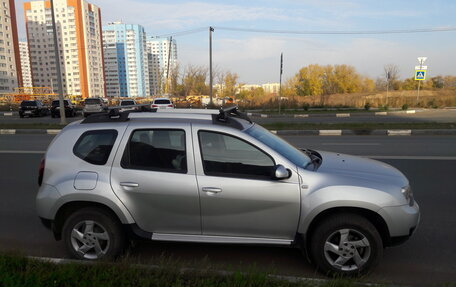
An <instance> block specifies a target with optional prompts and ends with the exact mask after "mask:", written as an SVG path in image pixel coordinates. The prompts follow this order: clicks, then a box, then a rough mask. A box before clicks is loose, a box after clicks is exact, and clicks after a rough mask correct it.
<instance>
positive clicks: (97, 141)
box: [73, 130, 117, 165]
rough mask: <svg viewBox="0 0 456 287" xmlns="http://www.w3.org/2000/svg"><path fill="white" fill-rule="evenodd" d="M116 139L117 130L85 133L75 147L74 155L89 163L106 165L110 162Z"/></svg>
mask: <svg viewBox="0 0 456 287" xmlns="http://www.w3.org/2000/svg"><path fill="white" fill-rule="evenodd" d="M116 138H117V131H116V130H95V131H88V132H85V133H83V134H82V135H81V136H80V137H79V139H78V141H77V142H76V144H75V145H74V148H73V153H74V154H75V155H76V156H77V157H79V158H80V159H82V160H84V161H86V162H88V163H91V164H96V165H104V164H106V162H107V161H108V158H109V155H110V154H111V150H112V147H113V145H114V142H115V141H116Z"/></svg>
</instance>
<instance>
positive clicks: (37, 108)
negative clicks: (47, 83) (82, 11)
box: [19, 101, 49, 118]
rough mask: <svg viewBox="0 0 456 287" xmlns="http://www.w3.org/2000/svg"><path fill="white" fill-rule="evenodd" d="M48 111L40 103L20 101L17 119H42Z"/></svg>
mask: <svg viewBox="0 0 456 287" xmlns="http://www.w3.org/2000/svg"><path fill="white" fill-rule="evenodd" d="M48 113H49V109H48V107H47V106H45V105H43V103H42V102H41V101H22V102H21V105H20V107H19V117H21V118H23V117H25V116H29V117H43V116H47V115H48Z"/></svg>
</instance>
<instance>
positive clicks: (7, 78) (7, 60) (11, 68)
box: [0, 0, 22, 94]
mask: <svg viewBox="0 0 456 287" xmlns="http://www.w3.org/2000/svg"><path fill="white" fill-rule="evenodd" d="M19 86H22V77H21V64H20V56H19V44H18V39H17V23H16V9H15V6H14V0H0V94H6V93H10V92H13V91H14V89H15V88H17V87H19Z"/></svg>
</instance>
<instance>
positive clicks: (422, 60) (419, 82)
mask: <svg viewBox="0 0 456 287" xmlns="http://www.w3.org/2000/svg"><path fill="white" fill-rule="evenodd" d="M426 59H427V57H418V61H419V62H420V71H422V70H423V63H424V61H426ZM426 68H427V67H426ZM415 73H416V72H415ZM423 75H424V77H425V76H426V75H425V74H423ZM420 87H421V80H419V81H418V93H417V95H416V105H418V103H419V102H420Z"/></svg>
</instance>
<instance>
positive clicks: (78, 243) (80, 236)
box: [62, 207, 125, 260]
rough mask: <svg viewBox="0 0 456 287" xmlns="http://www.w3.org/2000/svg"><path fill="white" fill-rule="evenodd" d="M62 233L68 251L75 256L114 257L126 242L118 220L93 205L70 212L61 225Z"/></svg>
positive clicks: (92, 258) (83, 257)
mask: <svg viewBox="0 0 456 287" xmlns="http://www.w3.org/2000/svg"><path fill="white" fill-rule="evenodd" d="M62 235H63V240H64V243H65V246H66V249H67V251H68V252H69V253H70V254H71V255H72V256H73V257H75V258H78V259H87V260H98V259H113V258H115V257H117V256H118V255H119V254H120V253H121V252H122V250H123V248H124V245H125V234H124V232H123V231H122V226H121V224H120V223H119V222H118V220H117V219H115V218H113V217H112V216H111V215H110V214H109V213H108V212H106V211H104V210H101V209H98V208H92V207H88V208H83V209H81V210H78V211H76V212H75V213H73V214H71V215H70V216H69V217H68V219H67V220H66V221H65V224H64V225H63V232H62Z"/></svg>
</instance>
